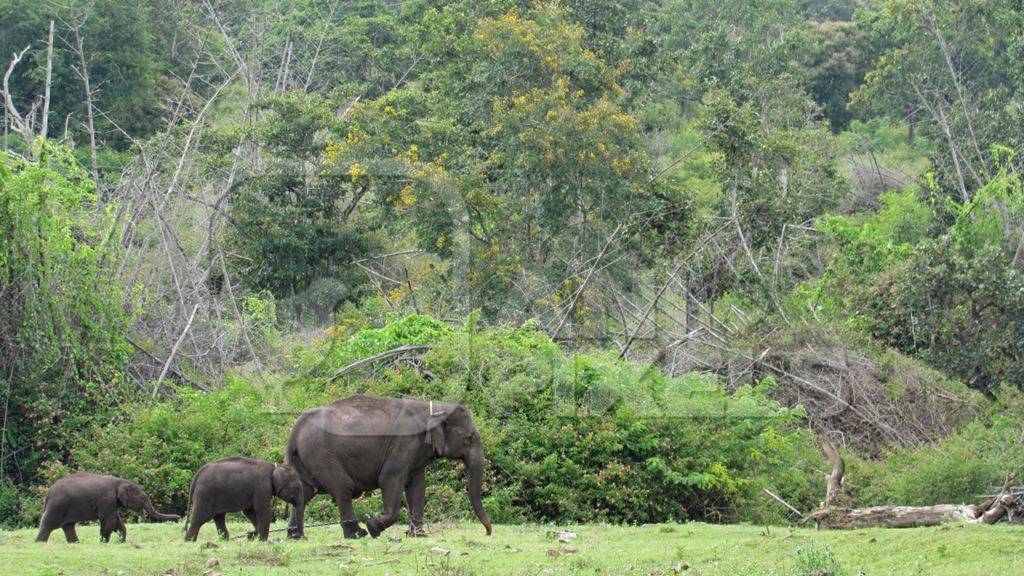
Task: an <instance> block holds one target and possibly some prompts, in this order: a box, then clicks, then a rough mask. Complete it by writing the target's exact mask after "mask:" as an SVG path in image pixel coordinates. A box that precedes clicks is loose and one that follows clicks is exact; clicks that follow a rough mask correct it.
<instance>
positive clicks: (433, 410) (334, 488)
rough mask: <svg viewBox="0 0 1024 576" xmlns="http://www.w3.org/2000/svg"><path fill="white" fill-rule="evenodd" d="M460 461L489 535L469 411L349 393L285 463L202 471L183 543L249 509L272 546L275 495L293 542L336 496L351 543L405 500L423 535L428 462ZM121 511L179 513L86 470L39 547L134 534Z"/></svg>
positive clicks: (57, 504) (382, 523) (67, 491)
mask: <svg viewBox="0 0 1024 576" xmlns="http://www.w3.org/2000/svg"><path fill="white" fill-rule="evenodd" d="M439 457H440V458H447V459H455V460H461V461H462V462H463V463H464V465H465V469H466V476H467V482H466V485H467V492H468V495H469V501H470V504H471V505H472V508H473V512H474V513H475V514H476V517H477V518H478V519H479V520H480V522H481V523H482V524H483V525H484V528H485V529H486V530H487V534H488V535H490V534H491V521H490V519H489V518H488V517H487V513H486V512H485V511H484V508H483V477H484V454H483V447H482V445H481V441H480V433H479V432H478V431H477V429H476V426H475V425H474V424H473V420H472V418H471V417H470V415H469V411H468V410H467V409H466V408H465V407H464V406H463V405H462V404H458V403H454V404H450V403H439V402H422V401H418V400H409V399H395V398H376V397H372V396H361V395H357V396H349V397H348V398H342V399H341V400H337V401H335V402H333V403H331V404H328V405H327V406H321V407H319V408H313V409H312V410H308V411H306V412H304V413H303V414H302V415H301V416H299V418H298V419H297V420H296V422H295V425H294V426H293V427H292V431H291V435H290V436H289V438H288V444H287V446H286V448H285V456H284V460H285V462H284V463H283V464H276V463H273V462H267V461H265V460H257V459H254V458H244V457H231V458H225V459H222V460H217V461H215V462H210V463H208V464H206V465H204V466H203V467H202V468H200V469H199V470H198V471H197V472H196V474H195V476H194V477H193V478H192V483H191V484H190V485H189V509H190V512H191V516H190V518H189V522H188V525H187V527H186V530H185V540H187V541H195V539H196V537H197V536H198V534H199V529H200V528H201V527H202V525H203V524H205V523H207V522H209V521H210V520H213V521H214V523H215V524H216V526H217V530H218V532H220V534H221V536H222V537H224V538H227V537H228V531H227V526H226V525H225V522H224V516H225V514H227V513H229V512H242V513H244V514H245V515H246V517H247V518H248V519H249V521H250V522H252V524H253V527H254V529H255V531H254V532H253V533H250V536H257V537H259V538H260V539H261V540H266V539H267V536H268V532H269V530H270V522H271V520H272V516H273V513H272V512H273V498H274V497H275V496H276V497H277V498H279V499H281V500H283V501H285V502H287V503H288V504H290V505H291V506H292V514H291V518H290V519H289V522H288V537H289V538H302V537H303V526H304V524H303V522H304V517H305V509H306V504H307V503H308V502H309V501H310V499H311V498H313V497H314V496H315V495H317V494H321V493H323V494H329V495H330V496H331V497H332V498H333V499H334V503H335V504H336V505H337V506H338V511H339V513H340V517H341V526H342V529H343V531H344V533H345V537H346V538H359V537H362V536H365V535H366V534H367V533H369V534H370V535H371V536H373V537H374V538H376V537H377V536H379V535H380V533H381V532H383V531H384V530H385V529H386V528H387V527H388V526H391V525H392V524H394V523H395V522H396V521H397V520H398V516H399V512H400V510H401V507H402V498H403V496H404V498H405V501H406V505H407V507H408V511H409V531H408V534H409V535H410V536H424V535H425V532H424V531H423V507H424V504H425V503H426V478H425V475H424V474H425V469H426V466H427V464H429V463H430V462H431V461H433V460H434V459H436V458H439ZM376 489H380V491H381V499H382V501H383V504H384V511H383V513H382V514H381V515H380V516H376V517H373V518H369V519H367V520H366V522H365V524H366V528H365V529H363V528H362V527H361V526H360V525H359V521H358V520H357V519H356V516H355V512H354V511H353V509H352V500H353V498H358V497H359V496H360V495H362V494H363V493H364V492H369V491H371V490H376ZM121 508H129V509H131V510H135V511H137V512H139V513H144V514H146V515H147V516H148V517H149V518H150V519H151V520H155V521H175V520H179V519H180V517H179V516H176V515H173V514H161V513H160V512H158V511H157V510H156V508H154V507H153V504H152V502H150V500H149V497H148V496H146V494H145V492H143V491H142V489H141V488H139V486H138V485H137V484H135V483H134V482H131V481H129V480H124V479H121V478H116V477H113V476H101V475H98V474H90V473H87V472H79V473H77V474H72V475H70V476H66V477H64V478H61V479H60V480H58V481H57V482H56V483H54V484H53V486H51V487H50V490H49V491H48V492H47V494H46V500H45V502H44V510H43V517H42V519H41V520H40V522H39V534H38V535H37V536H36V541H37V542H45V541H46V540H47V539H48V538H49V536H50V533H51V532H52V531H54V530H56V529H57V528H61V529H63V531H64V536H65V537H66V538H67V541H68V542H77V541H78V536H77V535H76V534H75V524H76V523H77V522H87V521H92V520H98V521H99V524H100V536H101V538H102V539H103V540H104V541H109V539H110V535H111V534H112V533H114V532H118V533H119V534H120V537H121V540H124V538H125V535H126V530H125V525H124V521H123V520H122V519H121V517H120V515H119V510H120V509H121Z"/></svg>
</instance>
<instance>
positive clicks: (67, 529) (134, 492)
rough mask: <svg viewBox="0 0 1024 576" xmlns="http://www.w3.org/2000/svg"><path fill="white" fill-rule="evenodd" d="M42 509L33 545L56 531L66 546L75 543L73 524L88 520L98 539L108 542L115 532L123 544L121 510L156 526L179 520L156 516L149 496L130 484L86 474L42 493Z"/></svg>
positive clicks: (44, 540)
mask: <svg viewBox="0 0 1024 576" xmlns="http://www.w3.org/2000/svg"><path fill="white" fill-rule="evenodd" d="M43 506H44V510H43V517H42V519H40V520H39V534H38V535H37V536H36V542H46V541H47V540H48V539H49V538H50V532H53V531H54V530H56V529H58V528H63V529H64V537H65V538H67V541H68V542H78V535H77V534H75V523H76V522H88V521H91V520H99V522H100V537H101V538H103V541H104V542H109V541H110V535H111V534H112V533H114V532H118V533H119V534H120V535H121V541H122V542H124V539H125V537H126V536H127V535H128V532H127V530H126V529H125V526H124V520H122V519H121V515H120V514H119V513H118V510H120V509H121V508H129V509H131V510H135V511H136V512H138V513H140V514H145V515H146V516H147V517H148V518H149V519H150V520H154V521H157V522H166V521H174V520H179V519H180V518H181V517H180V516H177V515H174V514H161V513H160V512H157V510H156V508H154V507H153V503H152V502H150V501H149V496H146V493H145V492H143V491H142V488H139V485H138V484H136V483H134V482H130V481H128V480H124V479H122V478H116V477H114V476H100V475H99V474H90V473H88V472H79V473H77V474H72V475H70V476H65V477H64V478H61V479H60V480H58V481H56V482H54V484H53V486H50V490H49V491H48V492H47V493H46V500H45V502H44V504H43Z"/></svg>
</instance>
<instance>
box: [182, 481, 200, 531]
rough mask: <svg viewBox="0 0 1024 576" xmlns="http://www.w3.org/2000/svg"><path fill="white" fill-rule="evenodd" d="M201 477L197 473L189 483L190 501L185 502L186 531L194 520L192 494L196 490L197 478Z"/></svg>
mask: <svg viewBox="0 0 1024 576" xmlns="http://www.w3.org/2000/svg"><path fill="white" fill-rule="evenodd" d="M198 477H199V474H198V473H197V474H196V475H195V476H193V477H192V481H191V482H189V484H188V502H187V503H186V504H185V532H186V533H187V532H188V525H189V524H190V523H191V522H192V496H193V495H194V494H195V492H196V478H198Z"/></svg>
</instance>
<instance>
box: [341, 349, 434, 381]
mask: <svg viewBox="0 0 1024 576" xmlns="http://www.w3.org/2000/svg"><path fill="white" fill-rule="evenodd" d="M431 348H433V346H430V345H429V344H406V345H404V346H399V347H398V348H393V349H391V350H387V351H385V352H381V353H379V354H374V355H373V356H367V357H366V358H362V359H360V360H356V361H355V362H353V363H351V364H349V365H348V366H345V367H344V368H342V369H340V370H338V371H337V372H335V373H334V374H333V375H331V377H330V378H328V379H327V380H324V384H330V383H331V382H334V381H335V380H337V379H338V378H341V377H342V376H344V375H345V374H348V373H349V372H351V371H353V370H357V369H359V368H361V367H363V366H366V365H368V364H372V363H374V362H377V361H378V360H384V359H387V358H393V357H395V356H401V355H403V354H406V353H408V352H420V351H426V350H430V349H431Z"/></svg>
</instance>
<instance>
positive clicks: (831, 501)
mask: <svg viewBox="0 0 1024 576" xmlns="http://www.w3.org/2000/svg"><path fill="white" fill-rule="evenodd" d="M822 449H823V451H824V452H825V456H826V457H827V458H828V460H829V462H830V463H831V464H832V473H831V474H828V475H826V477H825V479H826V488H827V490H826V497H825V501H824V502H822V503H821V504H820V506H819V508H818V510H816V511H814V512H812V513H811V514H810V515H809V516H808V517H807V518H805V519H804V522H807V521H810V520H813V521H814V524H815V526H816V527H817V528H818V529H819V530H844V529H857V528H918V527H922V526H938V525H939V524H945V523H947V522H971V523H979V524H994V523H996V522H998V521H999V520H1000V519H1002V517H1003V516H1006V515H1007V514H1008V513H1011V514H1012V512H1013V510H1014V508H1015V506H1017V505H1018V504H1019V501H1020V498H1021V495H1020V494H1018V493H1017V492H1016V491H1014V489H1013V477H1012V476H1007V478H1006V482H1004V483H1003V488H1002V489H1001V490H1000V491H999V493H998V494H997V495H996V496H994V497H993V498H990V499H989V500H987V501H986V502H984V503H982V504H980V505H971V504H935V505H933V506H873V507H871V508H850V507H848V506H846V505H845V504H846V502H847V499H846V496H845V494H844V493H843V472H844V471H845V469H846V466H845V463H844V462H843V458H842V456H840V454H839V450H838V449H837V448H836V447H835V445H834V444H832V442H831V441H829V440H827V439H826V440H823V441H822Z"/></svg>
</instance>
